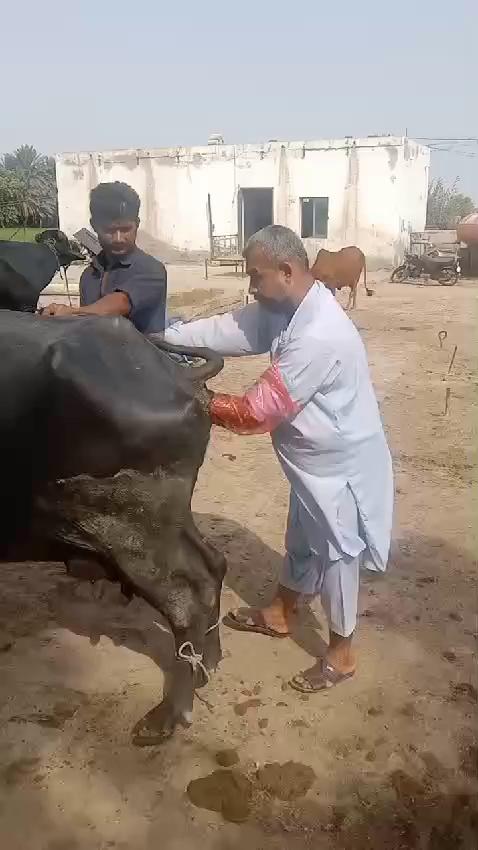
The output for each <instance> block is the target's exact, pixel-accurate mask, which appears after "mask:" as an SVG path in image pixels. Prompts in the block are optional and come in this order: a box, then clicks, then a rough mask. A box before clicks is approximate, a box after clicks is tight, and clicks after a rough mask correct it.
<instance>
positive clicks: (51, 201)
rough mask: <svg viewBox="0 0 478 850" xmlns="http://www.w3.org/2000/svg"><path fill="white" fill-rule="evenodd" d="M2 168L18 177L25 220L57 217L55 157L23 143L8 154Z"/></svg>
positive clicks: (20, 203) (21, 206)
mask: <svg viewBox="0 0 478 850" xmlns="http://www.w3.org/2000/svg"><path fill="white" fill-rule="evenodd" d="M0 168H2V170H4V171H7V172H10V173H12V174H14V175H15V177H16V178H17V181H18V184H19V186H20V192H19V197H18V209H19V217H20V219H21V221H22V222H23V223H24V224H26V223H27V222H32V223H35V224H42V223H44V222H45V221H48V222H49V221H51V220H52V219H55V220H56V215H57V193H56V180H55V162H54V160H53V159H52V157H48V156H44V155H43V154H39V153H38V152H37V151H36V150H35V148H34V147H32V145H21V147H19V148H17V150H16V151H14V152H13V153H7V154H5V156H4V157H3V160H2V161H1V163H0Z"/></svg>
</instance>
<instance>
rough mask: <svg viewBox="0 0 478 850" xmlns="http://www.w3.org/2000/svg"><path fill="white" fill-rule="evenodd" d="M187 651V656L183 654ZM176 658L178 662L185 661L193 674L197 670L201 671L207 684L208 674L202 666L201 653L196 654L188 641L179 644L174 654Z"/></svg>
mask: <svg viewBox="0 0 478 850" xmlns="http://www.w3.org/2000/svg"><path fill="white" fill-rule="evenodd" d="M187 649H189V652H190V654H189V655H186V654H185V653H186V650H187ZM176 658H177V659H178V660H179V661H187V662H188V664H190V665H191V667H192V668H193V673H196V671H197V669H198V668H199V669H200V670H202V672H203V673H204V675H205V677H206V682H209V673H208V672H207V670H206V668H205V666H204V664H203V660H202V653H199V652H196V650H195V649H194V646H193V644H192V643H191V641H190V640H185V641H184V643H182V644H181V646H180V647H179V649H178V651H177V653H176Z"/></svg>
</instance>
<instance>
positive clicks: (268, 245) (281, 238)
mask: <svg viewBox="0 0 478 850" xmlns="http://www.w3.org/2000/svg"><path fill="white" fill-rule="evenodd" d="M253 248H260V249H261V251H263V252H264V254H265V255H266V257H267V258H268V259H271V260H273V261H274V262H275V263H277V264H279V263H286V262H288V261H289V260H298V261H299V262H300V263H302V265H303V266H304V267H305V268H306V269H308V268H309V258H308V256H307V251H306V250H305V248H304V245H303V242H302V240H301V239H300V238H299V237H298V236H297V233H294V231H293V230H291V229H290V227H284V226H283V225H282V224H269V225H268V226H267V227H263V228H262V230H258V231H257V233H254V234H253V235H252V236H251V238H250V239H249V240H248V241H247V244H246V247H245V248H244V252H243V253H244V256H247V254H248V253H249V251H251V250H252V249H253Z"/></svg>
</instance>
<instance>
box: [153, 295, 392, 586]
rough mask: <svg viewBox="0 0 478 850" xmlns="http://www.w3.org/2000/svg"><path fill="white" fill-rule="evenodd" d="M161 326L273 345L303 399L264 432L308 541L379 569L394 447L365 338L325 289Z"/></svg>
mask: <svg viewBox="0 0 478 850" xmlns="http://www.w3.org/2000/svg"><path fill="white" fill-rule="evenodd" d="M165 336H166V339H167V340H168V342H171V343H176V344H184V345H188V346H199V347H208V348H211V349H213V350H214V351H217V352H218V353H220V354H222V355H224V356H238V355H246V354H263V353H265V352H266V351H270V354H271V357H272V359H273V360H274V362H276V363H277V364H278V366H279V368H280V372H281V375H282V378H283V380H284V382H285V384H286V386H287V389H288V392H289V394H290V396H291V399H292V400H293V401H294V402H296V403H297V405H298V407H299V408H300V410H299V413H297V415H295V416H294V417H293V418H292V419H290V420H287V421H284V422H282V424H280V425H279V426H278V427H277V428H276V429H275V430H274V431H273V433H272V435H271V437H272V443H273V446H274V449H275V451H276V454H277V457H278V459H279V461H280V463H281V466H282V468H283V470H284V473H285V475H286V476H287V478H288V480H289V482H290V485H291V488H292V491H293V493H294V494H295V496H296V497H297V499H298V501H299V502H300V503H301V505H302V506H303V508H304V509H305V512H304V516H305V517H306V520H305V525H306V526H308V528H307V537H308V538H309V541H310V545H311V548H312V549H313V550H314V551H317V552H320V551H322V550H323V545H324V540H325V541H326V542H327V544H328V549H329V557H330V559H331V560H332V561H334V560H336V559H337V560H338V559H340V558H341V557H342V556H343V555H344V554H345V555H348V556H351V557H356V556H358V555H359V554H360V553H363V563H364V565H365V566H368V567H369V568H371V569H379V570H385V568H386V565H387V558H388V553H389V548H390V537H391V528H392V511H393V474H392V463H391V457H390V452H389V449H388V446H387V441H386V439H385V435H384V432H383V427H382V422H381V419H380V414H379V410H378V405H377V401H376V398H375V393H374V390H373V387H372V383H371V379H370V374H369V368H368V363H367V356H366V353H365V349H364V346H363V343H362V340H361V338H360V335H359V333H358V331H357V330H356V328H355V326H354V324H353V323H352V322H351V321H350V319H349V318H348V316H347V315H346V314H345V312H344V311H343V310H342V308H341V307H340V305H339V304H338V302H337V301H336V299H335V298H334V297H333V295H332V294H331V293H330V292H329V290H328V289H327V288H326V287H324V286H323V284H320V283H317V284H315V285H314V286H313V287H312V288H311V289H310V291H309V292H308V294H307V295H306V297H305V298H304V300H303V301H302V303H301V304H300V306H299V307H298V309H297V310H296V312H295V313H294V315H293V317H292V319H291V320H290V321H288V320H287V318H286V317H285V316H282V315H279V314H275V313H271V312H270V311H268V310H267V309H266V308H264V307H262V306H261V305H260V304H258V303H255V304H251V305H248V306H246V307H244V308H242V309H240V310H237V311H235V312H233V313H228V314H226V315H224V316H216V317H213V318H211V319H200V320H199V321H196V322H191V323H190V324H181V325H178V326H172V327H170V328H168V330H167V331H166V334H165ZM350 492H351V493H352V495H353V498H354V500H355V503H356V505H357V509H358V514H359V521H360V528H359V533H357V523H356V521H355V522H350V521H349V520H348V517H349V516H350V510H349V509H348V508H347V505H348V499H349V497H350ZM307 518H309V522H307Z"/></svg>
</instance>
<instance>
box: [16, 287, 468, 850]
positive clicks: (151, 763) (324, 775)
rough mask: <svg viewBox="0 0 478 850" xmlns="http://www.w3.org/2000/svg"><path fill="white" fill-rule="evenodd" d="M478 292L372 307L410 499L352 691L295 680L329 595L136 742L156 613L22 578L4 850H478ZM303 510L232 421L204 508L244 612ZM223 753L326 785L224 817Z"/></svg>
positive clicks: (393, 436) (267, 583)
mask: <svg viewBox="0 0 478 850" xmlns="http://www.w3.org/2000/svg"><path fill="white" fill-rule="evenodd" d="M184 276H185V275H184V273H183V278H184ZM203 285H204V284H203ZM234 285H235V286H236V288H237V286H238V285H239V286H240V285H241V282H240V281H237V280H236V282H235V284H234ZM195 286H196V283H195V282H194V281H193V283H192V285H191V286H189V287H185V288H189V289H194V288H195ZM231 286H232V284H231ZM211 288H212V287H211ZM222 288H224V287H222ZM477 294H478V289H477V286H476V284H473V283H472V282H462V283H460V284H459V285H458V286H456V287H455V288H453V289H445V288H442V287H438V286H437V287H434V286H433V287H428V286H427V287H425V286H424V287H409V286H405V285H401V286H394V285H390V284H382V285H378V286H377V287H376V293H375V296H374V297H373V298H368V299H366V298H364V296H363V293H362V292H360V295H359V302H358V303H359V306H358V309H357V310H356V312H355V314H354V320H355V322H356V323H357V325H358V327H359V328H360V330H361V332H362V334H363V337H364V340H365V343H366V345H367V349H368V352H369V357H370V363H371V368H372V372H373V377H374V381H375V386H376V389H377V393H378V397H379V400H380V405H381V409H382V412H383V417H384V420H385V424H386V429H387V433H388V436H389V440H390V444H391V448H392V452H393V456H394V462H395V471H396V488H397V503H396V515H395V528H394V541H393V549H392V556H391V562H390V569H389V572H388V573H387V574H386V575H385V576H384V577H379V578H375V579H373V580H370V578H368V579H365V577H364V581H363V585H362V589H361V602H360V610H361V620H360V627H359V632H358V636H357V645H358V648H359V652H360V666H359V671H358V675H357V676H356V677H355V679H354V680H352V681H351V682H350V683H347V684H344V685H342V686H340V687H339V688H336V689H332V690H330V691H328V692H327V693H324V694H319V695H316V696H314V697H309V698H307V697H305V698H304V697H301V696H300V695H299V694H296V693H295V692H293V691H291V690H290V689H288V688H287V685H286V682H287V679H288V677H289V676H290V675H291V674H293V673H295V672H296V671H297V670H299V669H301V668H303V667H304V666H308V665H309V664H310V661H311V655H312V656H313V655H316V654H318V653H320V652H321V649H322V647H323V638H324V636H325V630H324V618H323V615H322V613H321V611H320V605H318V604H317V605H315V604H314V606H313V609H309V608H306V607H304V609H303V610H302V612H301V614H300V617H299V618H298V622H297V628H296V630H295V632H294V635H293V639H290V640H285V641H282V642H274V641H273V640H272V639H270V638H264V637H259V636H251V635H243V634H238V633H234V632H230V631H228V630H227V629H226V628H222V630H221V631H222V641H223V648H224V650H225V658H224V661H223V663H222V665H221V667H220V670H219V671H218V673H217V674H216V675H215V676H214V677H212V678H211V681H210V682H209V684H208V685H207V686H206V688H205V689H203V690H202V691H201V697H202V701H199V700H196V704H195V714H194V724H193V726H192V727H191V728H190V729H189V730H187V731H186V730H185V731H179V732H178V734H177V735H176V737H175V738H174V740H172V741H171V742H169V743H168V744H166V745H165V746H164V747H163V748H155V749H135V748H134V747H133V746H132V744H131V741H130V730H131V728H132V726H133V724H134V723H135V722H136V721H137V720H138V719H139V718H140V717H141V716H142V715H143V714H144V713H145V712H146V711H147V710H148V709H149V708H150V707H151V706H152V705H153V704H154V703H155V702H157V701H158V700H159V698H160V695H161V688H162V681H163V675H162V672H161V670H160V669H159V667H158V666H157V665H156V664H155V663H154V661H153V660H152V658H151V656H153V657H154V655H155V653H154V651H152V642H153V638H155V637H157V635H153V634H152V633H153V632H154V628H153V627H152V626H151V620H152V618H153V616H154V615H153V614H152V611H151V609H148V607H147V606H146V605H145V604H144V603H142V602H137V601H135V602H133V603H131V604H130V605H129V606H125V605H124V604H123V603H122V601H121V598H120V596H119V595H118V593H117V590H116V589H115V588H113V589H112V587H111V586H108V587H107V586H106V585H104V584H103V583H98V584H97V585H95V586H94V587H93V588H92V586H90V585H88V584H85V583H76V582H75V581H73V580H71V579H68V578H66V577H65V575H64V572H63V570H62V569H61V568H60V566H58V565H52V564H48V565H31V566H25V565H22V566H19V565H7V566H6V567H2V570H3V572H2V593H1V597H0V667H1V676H0V707H1V708H0V718H1V727H0V845H1V846H2V848H3V847H5V850H106V848H108V850H109V848H117V850H158V848H161V850H192V848H197V847H201V848H203V850H239V848H248V850H283V848H291V850H295V848H297V850H299V848H314V850H315V848H338V850H344V848H345V850H348V848H350V850H352V848H353V850H357V848H358V850H361V848H363V850H366V848H371V850H375V849H376V850H382V848H383V850H388V849H389V848H390V850H399V849H400V850H406V848H423V850H425V848H430V850H445V848H465V850H471V848H476V846H477V844H476V834H477V832H476V830H477V828H478V813H477V812H478V809H477V789H478V763H477V757H478V748H477V738H478V735H477V733H476V728H477V725H476V720H477V709H478V705H477V700H478V694H477V690H476V688H477V687H478V683H477V677H476V661H474V655H473V653H474V652H475V651H476V640H477V631H478V626H477V620H476V611H477V586H476V563H475V562H474V552H476V540H474V539H473V534H472V516H473V510H475V516H476V502H475V505H474V506H473V498H474V497H475V496H476V488H475V489H474V492H473V490H472V483H473V474H474V473H473V467H474V466H475V464H476V456H474V455H473V448H472V446H473V440H475V445H476V431H474V428H476V410H477V394H476V388H477V383H478V380H477V372H476V353H475V350H474V346H473V342H472V338H473V336H474V330H475V329H476V316H477V313H476V307H477ZM440 330H446V331H447V334H448V336H447V339H446V340H445V342H444V344H443V348H440V345H439V341H438V336H437V335H438V332H439V331H440ZM455 345H457V346H458V350H457V354H456V357H455V361H454V365H453V367H452V369H451V373H450V375H449V376H448V375H447V370H448V364H449V362H450V359H451V355H452V353H453V348H454V346H455ZM263 364H264V361H263V360H261V359H255V358H254V359H251V360H248V361H244V360H242V361H235V362H231V363H228V364H227V366H226V368H225V370H224V372H223V373H222V374H221V375H220V376H219V378H218V379H216V386H217V387H221V388H223V389H226V390H232V391H237V390H240V389H241V388H243V387H245V386H246V385H247V384H248V383H249V382H250V381H251V380H252V379H253V378H254V377H255V376H256V375H257V374H258V373H259V372H260V370H261V369H262V367H263ZM446 387H449V388H450V393H451V394H450V409H449V413H448V414H447V415H446V416H445V415H444V404H445V392H446ZM475 483H476V481H475ZM287 500H288V492H287V487H286V484H285V481H284V479H283V477H282V474H281V472H280V470H279V468H278V465H277V463H276V461H275V459H274V456H273V452H272V449H271V446H270V444H269V441H268V439H267V438H266V437H264V438H262V437H256V438H244V437H234V436H232V435H229V434H227V433H225V432H221V431H219V430H215V431H214V433H213V435H212V439H211V444H210V448H209V451H208V456H207V461H206V463H205V465H204V467H203V469H202V471H201V474H200V480H199V484H198V487H197V490H196V494H195V502H194V508H195V511H196V513H197V520H198V523H199V525H200V528H201V530H202V531H203V533H204V534H205V535H207V536H208V537H210V538H211V539H212V540H213V541H214V542H215V543H216V545H218V546H219V547H221V548H222V549H223V550H224V551H225V552H226V554H227V557H228V564H229V570H228V575H227V579H226V587H225V589H224V596H223V610H227V609H228V608H229V607H230V606H231V605H234V604H236V603H241V602H243V601H245V602H247V603H252V602H256V601H257V600H258V599H262V598H267V597H268V595H269V594H270V592H271V589H272V587H273V584H274V576H275V575H276V572H277V570H278V568H279V565H280V561H281V555H282V546H283V531H284V525H285V519H286V511H287ZM95 596H102V598H101V599H98V600H96V599H95V598H94V597H95ZM249 699H252V700H254V701H253V702H252V703H248V705H247V706H243V705H242V704H243V703H244V702H246V701H247V700H249ZM223 748H235V749H236V750H237V752H238V754H239V757H240V765H239V769H240V770H242V771H243V772H245V773H248V775H249V776H253V774H254V770H255V769H256V767H257V765H259V766H260V765H263V764H264V763H265V762H273V761H279V762H286V761H288V760H295V761H298V762H301V763H303V764H305V765H310V766H311V767H312V768H313V770H314V771H315V777H316V778H315V782H314V784H313V786H312V788H311V789H310V790H309V791H308V793H307V795H306V796H302V797H300V798H299V799H298V800H295V801H280V800H277V799H273V798H272V797H271V796H270V795H269V794H267V793H264V792H257V793H255V796H254V798H253V801H252V807H251V814H250V816H249V818H248V820H247V821H245V822H244V823H242V824H240V825H238V824H234V823H228V822H225V821H224V820H223V818H222V817H221V815H220V814H216V813H214V812H210V811H207V810H204V809H200V808H196V807H194V806H193V805H192V803H191V802H190V800H189V799H188V797H187V795H186V793H185V792H186V787H187V785H188V783H189V782H190V781H191V780H192V779H195V778H197V777H202V776H206V775H207V774H209V773H210V772H211V771H212V770H214V769H215V768H216V767H217V765H216V763H215V754H216V752H217V751H218V750H221V749H223Z"/></svg>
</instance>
